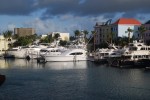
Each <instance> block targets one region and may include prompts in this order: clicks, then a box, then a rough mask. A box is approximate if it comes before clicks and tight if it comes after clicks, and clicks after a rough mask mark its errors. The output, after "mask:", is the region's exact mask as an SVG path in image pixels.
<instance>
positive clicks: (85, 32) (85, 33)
mask: <svg viewBox="0 0 150 100" xmlns="http://www.w3.org/2000/svg"><path fill="white" fill-rule="evenodd" d="M83 33H84V39H85V41H87V37H86V36H87V35H88V33H89V32H88V31H87V30H84V31H83Z"/></svg>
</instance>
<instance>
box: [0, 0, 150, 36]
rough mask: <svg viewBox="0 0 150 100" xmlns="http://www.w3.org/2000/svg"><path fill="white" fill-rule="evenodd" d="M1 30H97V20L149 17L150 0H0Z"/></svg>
mask: <svg viewBox="0 0 150 100" xmlns="http://www.w3.org/2000/svg"><path fill="white" fill-rule="evenodd" d="M0 1H1V3H0V33H3V32H4V31H6V30H12V31H13V29H14V28H21V27H24V28H35V30H36V33H37V34H39V35H41V34H47V33H49V32H66V33H70V35H74V31H75V30H87V31H89V33H90V32H91V31H92V30H94V25H95V24H96V22H106V21H107V20H109V19H112V23H113V22H115V21H116V20H117V19H119V18H135V19H137V20H139V21H140V22H142V23H145V22H146V21H148V20H150V6H149V4H150V0H0Z"/></svg>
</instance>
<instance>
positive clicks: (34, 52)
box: [27, 45, 47, 59]
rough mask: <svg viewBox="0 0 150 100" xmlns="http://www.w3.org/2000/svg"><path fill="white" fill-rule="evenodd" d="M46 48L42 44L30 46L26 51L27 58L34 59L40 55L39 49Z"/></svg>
mask: <svg viewBox="0 0 150 100" xmlns="http://www.w3.org/2000/svg"><path fill="white" fill-rule="evenodd" d="M43 48H47V46H44V45H34V46H31V47H30V48H29V49H28V51H27V58H28V59H36V58H38V57H39V56H40V54H39V52H40V50H41V49H43Z"/></svg>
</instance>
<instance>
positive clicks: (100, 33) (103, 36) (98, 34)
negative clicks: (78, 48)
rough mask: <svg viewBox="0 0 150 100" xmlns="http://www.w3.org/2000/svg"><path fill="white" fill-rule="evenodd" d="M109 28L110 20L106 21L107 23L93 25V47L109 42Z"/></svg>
mask: <svg viewBox="0 0 150 100" xmlns="http://www.w3.org/2000/svg"><path fill="white" fill-rule="evenodd" d="M111 27H112V25H111V20H108V21H107V22H97V23H96V24H95V26H94V31H95V36H94V39H95V45H99V44H101V43H104V42H107V41H110V35H111Z"/></svg>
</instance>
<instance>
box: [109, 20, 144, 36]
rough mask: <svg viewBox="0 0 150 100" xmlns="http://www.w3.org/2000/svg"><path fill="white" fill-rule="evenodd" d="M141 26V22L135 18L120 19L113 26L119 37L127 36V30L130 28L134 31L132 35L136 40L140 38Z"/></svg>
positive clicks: (113, 30)
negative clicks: (139, 30)
mask: <svg viewBox="0 0 150 100" xmlns="http://www.w3.org/2000/svg"><path fill="white" fill-rule="evenodd" d="M140 26H141V22H140V21H138V20H137V19H134V18H120V19H118V20H117V21H116V22H115V23H113V25H112V32H113V33H115V34H116V35H117V36H118V37H123V36H126V37H128V34H127V32H126V31H127V29H128V28H130V29H132V30H133V32H132V33H131V36H130V37H132V36H134V38H135V39H136V38H138V37H139V36H138V28H139V27H140Z"/></svg>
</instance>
